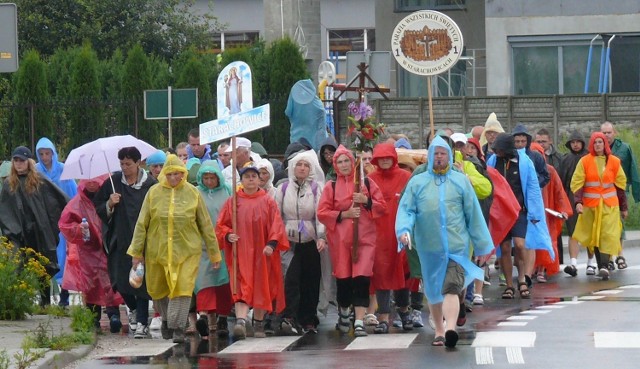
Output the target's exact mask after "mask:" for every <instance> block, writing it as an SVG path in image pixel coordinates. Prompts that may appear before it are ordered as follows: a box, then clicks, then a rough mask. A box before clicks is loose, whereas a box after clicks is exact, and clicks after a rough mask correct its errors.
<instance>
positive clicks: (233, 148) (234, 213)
mask: <svg viewBox="0 0 640 369" xmlns="http://www.w3.org/2000/svg"><path fill="white" fill-rule="evenodd" d="M236 157H237V155H236V136H233V137H231V165H233V167H234V168H232V170H231V173H232V177H231V178H232V181H231V183H232V186H233V187H231V191H232V193H233V199H232V200H231V201H232V205H233V206H232V212H231V228H233V233H234V234H238V196H237V194H236V188H237V178H236V168H235V166H236V163H237V161H236ZM232 250H233V251H232V252H233V294H234V295H235V294H237V293H238V243H237V242H233V244H232Z"/></svg>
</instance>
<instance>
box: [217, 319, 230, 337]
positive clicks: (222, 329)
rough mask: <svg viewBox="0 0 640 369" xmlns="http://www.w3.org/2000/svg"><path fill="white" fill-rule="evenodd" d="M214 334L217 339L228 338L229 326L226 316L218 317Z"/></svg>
mask: <svg viewBox="0 0 640 369" xmlns="http://www.w3.org/2000/svg"><path fill="white" fill-rule="evenodd" d="M216 334H217V335H218V337H228V336H229V325H228V323H227V317H226V316H218V322H217V323H216Z"/></svg>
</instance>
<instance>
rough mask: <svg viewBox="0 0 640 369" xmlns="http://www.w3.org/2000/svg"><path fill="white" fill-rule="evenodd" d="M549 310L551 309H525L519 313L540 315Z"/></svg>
mask: <svg viewBox="0 0 640 369" xmlns="http://www.w3.org/2000/svg"><path fill="white" fill-rule="evenodd" d="M550 312H551V310H525V311H521V312H520V314H535V315H542V314H549V313H550Z"/></svg>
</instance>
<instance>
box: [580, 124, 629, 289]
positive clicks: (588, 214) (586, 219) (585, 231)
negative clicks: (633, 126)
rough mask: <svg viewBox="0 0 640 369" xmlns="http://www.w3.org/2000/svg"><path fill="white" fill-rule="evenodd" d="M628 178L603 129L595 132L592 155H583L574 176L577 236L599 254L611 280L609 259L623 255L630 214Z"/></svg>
mask: <svg viewBox="0 0 640 369" xmlns="http://www.w3.org/2000/svg"><path fill="white" fill-rule="evenodd" d="M625 188H627V177H626V176H625V175H624V170H623V169H622V167H621V166H620V159H618V158H617V157H615V156H614V155H611V149H610V148H609V145H608V144H607V139H606V137H605V136H604V134H602V133H601V132H595V133H593V134H592V135H591V140H590V141H589V154H587V155H585V156H583V157H582V158H581V159H580V161H579V162H578V165H577V166H576V170H575V172H573V177H572V178H571V191H573V194H574V198H575V201H576V212H577V213H578V214H579V215H578V222H577V223H576V229H575V230H574V232H573V238H574V239H576V240H578V242H580V243H581V244H582V245H583V246H585V247H587V248H588V249H589V250H590V251H594V252H595V253H596V259H597V262H598V270H599V271H598V274H599V275H600V277H602V279H603V280H607V279H609V270H608V269H607V265H608V264H609V258H610V257H611V255H619V252H620V235H621V233H622V221H621V217H622V218H623V219H624V218H626V216H627V214H628V209H627V197H626V194H625V191H624V190H625Z"/></svg>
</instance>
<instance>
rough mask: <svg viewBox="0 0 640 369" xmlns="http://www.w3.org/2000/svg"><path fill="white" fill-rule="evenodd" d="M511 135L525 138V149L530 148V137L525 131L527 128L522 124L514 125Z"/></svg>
mask: <svg viewBox="0 0 640 369" xmlns="http://www.w3.org/2000/svg"><path fill="white" fill-rule="evenodd" d="M511 135H512V136H514V137H515V136H523V135H524V136H525V137H526V138H527V146H526V148H527V149H528V148H529V147H530V146H531V141H532V140H533V139H532V137H531V135H530V134H529V131H528V130H527V127H525V126H524V124H522V123H518V125H516V126H515V127H514V128H513V130H512V131H511Z"/></svg>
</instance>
